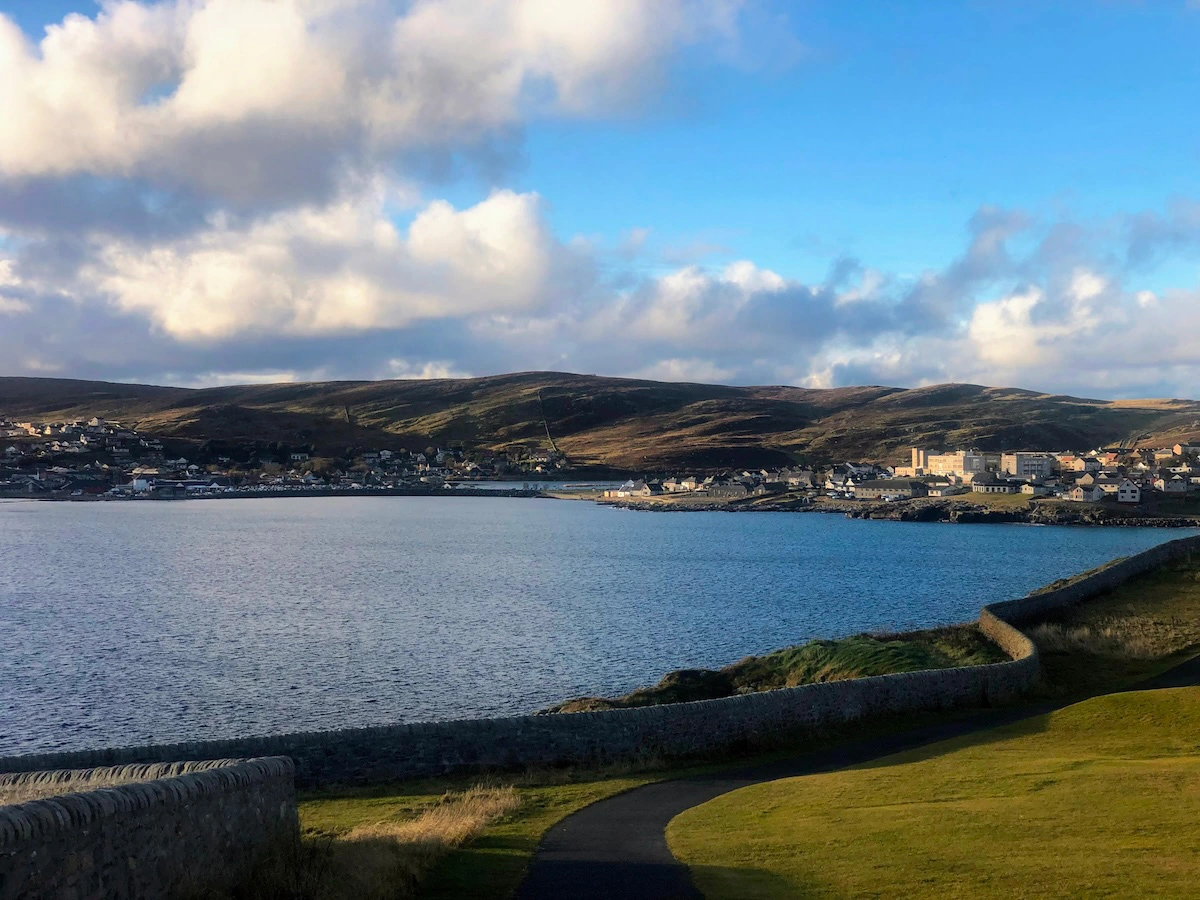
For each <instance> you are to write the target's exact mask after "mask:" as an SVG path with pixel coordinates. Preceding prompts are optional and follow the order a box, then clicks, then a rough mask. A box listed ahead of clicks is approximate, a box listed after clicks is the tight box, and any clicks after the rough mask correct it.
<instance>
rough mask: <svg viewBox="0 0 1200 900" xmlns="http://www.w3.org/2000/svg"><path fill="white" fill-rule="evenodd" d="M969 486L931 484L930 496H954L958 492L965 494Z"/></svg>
mask: <svg viewBox="0 0 1200 900" xmlns="http://www.w3.org/2000/svg"><path fill="white" fill-rule="evenodd" d="M968 490H970V489H969V488H966V487H964V486H963V485H961V484H931V485H930V486H929V496H930V497H953V496H955V495H956V494H965V493H967V491H968Z"/></svg>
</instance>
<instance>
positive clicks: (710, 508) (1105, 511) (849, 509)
mask: <svg viewBox="0 0 1200 900" xmlns="http://www.w3.org/2000/svg"><path fill="white" fill-rule="evenodd" d="M580 499H582V498H580ZM594 502H596V503H597V504H598V505H601V506H611V507H614V508H616V509H630V510H636V511H638V512H664V513H671V512H731V513H753V512H789V513H822V514H825V515H829V514H836V513H840V514H841V515H844V516H845V517H846V518H848V519H875V520H880V521H890V522H939V523H946V524H957V525H980V524H984V525H987V524H991V525H1003V524H1019V525H1060V526H1066V525H1072V526H1079V527H1085V528H1200V515H1195V516H1187V515H1173V514H1158V513H1154V512H1151V511H1147V510H1136V511H1135V510H1126V509H1117V510H1114V509H1111V508H1108V507H1106V506H1101V505H1098V504H1071V505H1070V506H1067V505H1066V504H1062V503H1058V502H1049V501H1036V500H1035V501H1032V502H1031V503H1030V505H1029V506H1027V507H1024V508H1019V507H1014V508H997V507H994V506H988V505H987V504H985V503H978V502H972V501H969V500H960V499H924V498H922V499H914V500H898V501H892V502H880V501H874V500H830V501H821V502H817V503H809V504H804V505H801V504H799V503H798V502H796V501H794V500H793V501H788V500H780V501H775V502H772V501H771V500H770V499H766V498H754V500H753V501H750V502H747V501H745V500H735V501H729V502H725V503H722V502H720V501H701V502H683V503H678V502H669V501H668V502H665V503H664V502H662V501H657V502H656V501H654V500H620V499H598V500H595V501H594ZM1076 505H1078V506H1079V507H1083V508H1080V509H1075V508H1074V507H1075V506H1076ZM1136 513H1148V514H1142V515H1138V514H1136Z"/></svg>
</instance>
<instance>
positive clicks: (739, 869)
mask: <svg viewBox="0 0 1200 900" xmlns="http://www.w3.org/2000/svg"><path fill="white" fill-rule="evenodd" d="M1197 728H1200V690H1197V689H1195V688H1181V689H1177V690H1164V691H1152V692H1143V693H1127V694H1113V695H1109V696H1105V697H1099V698H1096V699H1093V700H1088V701H1085V702H1083V703H1079V704H1076V705H1075V706H1071V707H1068V708H1066V709H1064V710H1061V711H1059V712H1056V713H1052V714H1050V715H1048V716H1040V717H1037V718H1034V719H1029V720H1026V721H1023V722H1021V723H1018V724H1016V725H1012V726H1009V727H1006V728H1000V729H997V730H994V731H989V732H983V733H981V734H977V735H972V736H970V737H967V738H962V739H958V740H953V741H947V742H945V743H941V744H934V745H932V746H929V747H924V748H921V749H920V750H917V751H913V752H910V753H905V754H900V755H898V756H894V757H891V758H889V759H884V760H879V761H877V762H873V763H870V764H868V765H865V766H861V767H858V768H855V769H850V770H846V771H841V772H834V773H830V774H825V775H813V776H808V777H805V778H794V779H786V780H782V781H776V782H770V783H767V784H762V785H756V786H754V787H749V788H745V789H743V790H740V791H735V792H734V793H732V794H727V795H725V796H723V797H719V798H718V799H716V800H713V801H711V802H709V803H706V804H704V805H703V806H699V807H696V808H694V809H691V810H688V811H687V812H685V813H683V814H682V815H681V816H679V817H677V818H676V819H675V820H674V821H673V822H672V823H671V825H670V827H669V828H668V829H667V839H668V841H669V843H670V845H671V849H672V851H673V852H674V853H675V855H676V856H677V857H678V858H680V859H682V860H683V861H685V862H687V863H688V864H689V865H690V866H691V867H692V874H693V877H694V878H695V880H696V882H697V884H698V886H699V887H700V889H701V890H702V891H703V893H704V896H705V897H708V898H710V900H716V898H723V897H728V898H735V897H736V898H738V900H752V898H759V897H761V898H767V897H770V898H773V900H775V898H784V897H884V896H886V897H914V898H915V897H980V898H983V897H1051V896H1055V897H1060V896H1073V897H1074V896H1088V897H1109V896H1111V897H1135V896H1136V897H1193V896H1195V893H1196V882H1197V880H1198V879H1200V825H1198V824H1197V818H1198V816H1197V814H1198V813H1200V799H1198V798H1200V756H1197V755H1196V746H1195V735H1196V730H1197Z"/></svg>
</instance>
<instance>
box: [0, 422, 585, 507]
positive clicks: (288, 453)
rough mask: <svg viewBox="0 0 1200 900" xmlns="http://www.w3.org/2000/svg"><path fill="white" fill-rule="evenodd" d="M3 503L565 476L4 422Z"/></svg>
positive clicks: (514, 460) (516, 463) (419, 457)
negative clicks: (24, 499)
mask: <svg viewBox="0 0 1200 900" xmlns="http://www.w3.org/2000/svg"><path fill="white" fill-rule="evenodd" d="M0 448H2V449H0V496H8V497H13V496H17V497H39V498H46V499H50V498H53V499H154V500H175V499H185V498H187V497H211V496H219V495H227V494H248V493H249V494H273V493H275V494H278V493H287V492H291V493H297V492H305V493H309V492H342V491H371V490H376V491H403V492H429V491H437V490H440V489H443V488H446V487H451V486H453V484H455V483H458V482H463V481H478V480H496V481H506V482H512V483H513V489H514V490H519V489H522V487H523V486H522V484H521V479H530V480H531V481H544V480H546V479H551V478H554V477H559V476H558V473H560V472H562V471H563V470H565V469H566V468H567V465H568V464H567V461H566V459H565V457H563V456H562V455H561V454H559V453H556V452H553V451H551V452H544V451H541V450H538V449H519V450H513V451H510V452H507V453H495V452H492V451H490V450H478V451H471V450H466V449H463V448H461V447H456V448H446V449H443V448H437V447H426V448H423V449H421V450H411V451H410V450H407V449H399V448H395V449H367V448H355V447H350V448H345V449H344V450H342V451H340V452H339V453H337V454H328V455H318V453H317V451H316V449H315V448H314V447H312V446H310V445H298V446H292V445H287V444H281V443H279V442H261V441H246V442H238V443H232V442H221V441H204V442H202V443H199V444H196V443H195V442H190V443H189V442H179V441H170V440H163V439H160V438H158V437H155V436H154V435H151V434H144V433H141V432H139V431H138V429H136V428H134V427H126V426H123V425H122V424H120V423H118V422H109V421H105V420H104V419H103V418H100V417H98V416H96V417H93V418H91V419H88V420H86V421H84V420H79V421H71V422H18V421H13V420H9V419H4V418H0Z"/></svg>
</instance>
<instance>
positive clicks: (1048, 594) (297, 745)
mask: <svg viewBox="0 0 1200 900" xmlns="http://www.w3.org/2000/svg"><path fill="white" fill-rule="evenodd" d="M1197 551H1200V537H1193V538H1184V539H1180V540H1176V541H1172V542H1169V543H1166V544H1161V545H1159V546H1156V547H1153V548H1151V549H1149V550H1146V551H1144V552H1142V553H1139V554H1137V555H1136V556H1132V557H1129V558H1127V559H1124V560H1122V561H1119V562H1117V563H1115V564H1112V565H1110V566H1108V567H1106V568H1104V569H1101V570H1098V571H1095V572H1092V573H1090V574H1086V575H1084V576H1081V577H1080V578H1078V579H1076V580H1075V581H1073V582H1071V583H1069V584H1067V585H1065V586H1062V587H1059V588H1056V589H1052V590H1044V591H1041V592H1038V593H1035V594H1031V595H1029V596H1027V597H1024V598H1021V599H1018V600H1010V601H1005V602H1001V603H994V604H990V605H989V606H986V607H984V609H983V610H982V611H981V613H980V620H979V621H980V627H981V629H982V630H983V631H984V633H985V634H987V635H988V637H990V638H991V639H992V640H994V641H995V642H996V643H997V644H998V645H999V646H1000V647H1001V648H1003V649H1004V650H1005V652H1006V653H1008V655H1009V656H1010V657H1012V658H1011V659H1010V660H1009V661H1006V662H1000V663H993V664H990V665H983V666H966V667H960V668H953V669H937V670H931V671H923V672H910V673H903V674H896V675H881V676H874V677H869V678H858V679H851V680H846V681H836V682H828V683H822V684H811V685H802V686H800V687H794V688H784V689H781V690H775V691H765V692H762V693H755V694H745V695H741V696H737V697H725V698H720V699H716V700H702V701H696V702H692V703H679V704H668V705H663V706H649V707H641V708H634V709H618V710H605V711H602V712H587V713H572V714H565V715H552V716H512V717H504V718H490V719H473V720H465V721H449V722H429V723H418V724H406V725H394V726H382V727H371V728H356V729H343V730H338V731H324V732H306V733H296V734H283V735H272V736H266V737H254V738H245V739H235V740H221V741H195V742H188V743H179V744H170V745H153V746H145V747H126V748H120V749H108V750H92V751H79V752H68V753H51V754H36V755H28V756H20V757H10V758H7V759H0V772H3V771H30V770H36V769H47V768H56V769H58V768H83V767H89V766H98V765H117V764H123V763H134V762H168V761H174V760H198V759H211V758H215V757H229V756H239V757H248V756H287V757H289V758H291V759H292V760H293V761H294V762H295V766H296V780H297V784H299V785H301V786H304V787H313V786H318V785H323V784H329V783H338V782H351V783H364V782H372V781H383V780H389V779H399V778H409V777H418V776H428V775H438V774H444V773H449V772H456V771H479V770H486V769H513V768H520V767H524V766H530V765H565V764H602V763H609V762H616V761H622V760H636V759H639V758H647V757H655V756H659V757H688V756H699V755H703V754H706V753H716V752H721V751H724V750H728V749H730V748H734V747H739V746H755V745H766V744H769V743H770V742H771V741H772V740H773V739H775V738H777V736H778V735H779V734H781V733H789V732H795V731H797V730H801V729H819V728H820V727H822V726H828V725H836V724H842V723H847V722H854V721H861V720H865V719H870V718H872V717H877V716H885V715H896V714H903V713H909V712H916V711H923V710H936V709H950V708H954V707H967V706H977V705H981V704H982V705H992V704H999V703H1005V702H1008V701H1010V700H1012V699H1014V698H1016V697H1018V696H1020V695H1021V694H1022V693H1024V692H1025V691H1027V690H1028V689H1029V688H1030V687H1031V686H1032V685H1033V684H1034V683H1035V682H1036V680H1037V678H1038V676H1039V671H1040V666H1039V661H1038V656H1037V649H1036V647H1035V646H1034V644H1033V643H1032V641H1030V640H1029V638H1028V637H1026V636H1025V634H1024V633H1023V632H1022V631H1021V630H1020V626H1022V625H1024V624H1027V623H1029V622H1031V621H1034V620H1036V619H1037V618H1041V617H1044V616H1047V615H1051V614H1053V613H1054V612H1055V611H1058V610H1062V609H1065V608H1068V607H1070V606H1072V605H1074V604H1076V603H1079V602H1083V601H1085V600H1087V599H1089V598H1091V597H1095V596H1097V595H1099V594H1102V593H1104V592H1105V591H1108V590H1110V589H1112V588H1113V587H1115V586H1117V585H1118V584H1121V583H1122V582H1124V581H1127V580H1128V579H1130V578H1133V577H1135V576H1137V575H1139V574H1142V573H1144V572H1147V571H1149V570H1151V569H1153V568H1156V567H1157V566H1160V565H1163V564H1166V563H1170V562H1173V561H1178V560H1181V559H1184V558H1186V557H1188V556H1190V555H1191V554H1192V553H1195V552H1197Z"/></svg>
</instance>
